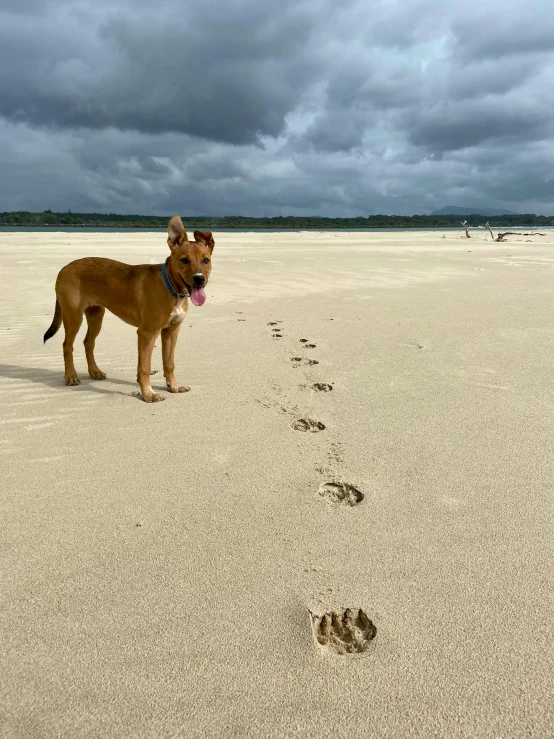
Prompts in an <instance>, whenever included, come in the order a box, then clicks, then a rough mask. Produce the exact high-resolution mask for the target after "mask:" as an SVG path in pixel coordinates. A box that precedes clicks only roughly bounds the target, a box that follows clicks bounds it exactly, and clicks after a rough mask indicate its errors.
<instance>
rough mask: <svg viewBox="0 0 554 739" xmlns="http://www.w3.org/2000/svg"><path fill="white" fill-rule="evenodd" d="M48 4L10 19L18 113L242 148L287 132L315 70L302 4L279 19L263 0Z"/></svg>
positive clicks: (38, 120) (7, 106) (10, 109)
mask: <svg viewBox="0 0 554 739" xmlns="http://www.w3.org/2000/svg"><path fill="white" fill-rule="evenodd" d="M45 7H46V11H47V12H45V14H44V16H43V17H41V18H38V17H37V18H35V19H33V20H27V21H26V22H25V23H21V20H20V18H18V17H17V16H15V15H11V14H9V13H8V14H5V16H4V17H5V23H4V24H2V29H3V30H2V31H0V41H1V43H0V49H1V51H0V55H1V56H0V65H1V66H2V68H3V69H11V70H12V73H11V74H9V75H3V76H2V78H0V114H2V115H4V116H6V117H7V118H9V119H11V120H25V121H27V122H29V123H32V124H38V125H52V126H60V127H68V128H74V127H79V126H84V127H89V128H105V127H108V126H113V127H115V128H120V129H133V130H137V131H143V132H147V133H162V132H167V131H174V132H182V133H187V134H190V135H195V136H200V137H203V138H209V139H212V140H217V141H227V142H230V143H238V144H243V143H246V142H249V141H253V140H255V137H256V135H257V133H263V134H266V135H272V136H275V135H277V134H278V133H279V132H280V131H281V130H282V128H283V125H284V118H285V115H286V113H287V112H288V111H289V110H290V109H291V108H293V107H294V106H295V105H296V103H297V101H298V98H299V95H300V93H301V90H302V89H303V87H304V86H305V85H306V84H307V83H308V82H309V80H310V78H312V77H313V75H314V73H315V71H316V70H315V68H314V65H313V64H312V63H311V62H310V59H309V57H307V56H306V55H305V54H304V51H303V50H304V49H305V47H306V43H307V39H308V36H309V34H310V32H311V30H312V27H313V18H312V17H311V15H310V14H309V13H307V12H306V7H309V6H304V5H303V4H302V3H298V2H296V0H285V1H284V2H281V3H280V6H279V11H278V16H277V17H276V15H275V10H274V8H273V6H272V5H271V4H269V3H259V2H257V1H255V0H249V1H248V2H242V3H240V4H238V5H237V4H235V3H231V4H229V3H227V2H224V1H223V0H219V1H218V2H216V3H213V2H212V3H210V2H208V3H200V2H197V3H196V4H195V3H189V4H183V3H180V2H165V3H164V2H162V3H150V4H147V3H144V4H142V5H141V4H140V3H139V4H134V3H131V2H127V3H125V2H123V3H113V4H108V3H103V2H98V3H96V4H93V3H92V2H91V3H90V4H89V7H88V8H86V7H85V9H83V5H82V4H80V3H67V2H66V3H60V2H54V1H52V2H50V3H46V6H45ZM48 9H49V11H50V12H48ZM29 31H31V33H29ZM30 39H32V43H29V41H30Z"/></svg>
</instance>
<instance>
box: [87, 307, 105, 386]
mask: <svg viewBox="0 0 554 739" xmlns="http://www.w3.org/2000/svg"><path fill="white" fill-rule="evenodd" d="M105 312H106V309H105V308H103V307H102V306H101V305H91V306H90V307H89V308H87V309H86V310H85V317H86V319H87V324H88V331H87V335H86V336H85V340H84V342H83V343H84V345H85V354H86V357H87V364H88V373H89V375H90V376H91V377H92V379H93V380H105V379H106V375H105V374H104V373H103V372H102V370H101V369H100V368H99V367H98V365H97V364H96V361H95V359H94V344H95V342H96V337H97V336H98V334H99V333H100V329H101V328H102V319H103V318H104V313H105Z"/></svg>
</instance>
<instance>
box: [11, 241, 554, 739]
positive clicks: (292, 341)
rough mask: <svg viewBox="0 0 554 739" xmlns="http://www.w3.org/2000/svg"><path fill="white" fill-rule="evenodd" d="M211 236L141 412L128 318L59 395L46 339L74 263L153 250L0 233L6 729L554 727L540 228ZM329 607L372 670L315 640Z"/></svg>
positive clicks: (536, 731) (162, 247)
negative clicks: (206, 279)
mask: <svg viewBox="0 0 554 739" xmlns="http://www.w3.org/2000/svg"><path fill="white" fill-rule="evenodd" d="M215 236H216V249H215V251H214V268H213V273H212V279H211V281H210V285H209V288H208V290H207V294H208V300H207V302H206V304H205V305H204V306H203V307H202V308H194V306H191V308H190V311H189V318H190V320H186V321H185V322H184V323H183V327H182V329H181V335H180V339H179V344H178V346H177V372H176V375H177V379H178V380H179V381H180V382H181V383H184V384H188V385H191V386H192V392H190V393H188V394H185V395H174V396H172V395H169V394H167V393H165V392H164V395H166V398H167V399H166V401H165V402H164V403H158V404H156V405H148V404H146V403H143V402H142V401H140V400H138V399H137V398H135V397H133V395H132V393H133V392H134V391H135V390H136V389H137V388H136V384H135V373H136V360H137V357H136V335H135V331H134V329H133V328H132V327H130V326H127V325H125V324H124V323H122V322H121V321H119V320H118V319H116V318H115V317H113V316H111V315H108V314H107V315H106V319H105V322H104V328H103V330H102V333H101V334H100V337H99V339H98V342H97V355H96V356H97V361H98V364H99V366H100V367H101V368H102V369H103V370H104V371H105V372H106V373H107V374H108V379H107V380H106V381H104V382H93V381H91V380H90V379H89V378H88V375H87V373H86V363H85V357H84V351H83V347H82V343H81V342H82V338H83V336H84V328H83V329H82V330H81V333H80V335H79V338H78V340H77V343H76V354H75V357H76V361H75V363H76V367H77V370H78V371H79V372H80V376H81V381H82V384H81V385H80V386H79V387H76V388H66V387H65V386H64V385H63V361H62V353H61V343H62V341H63V330H61V331H60V332H59V333H58V334H57V335H56V336H55V337H54V338H53V339H52V340H51V341H50V342H48V344H46V346H44V345H43V343H42V335H43V333H44V331H45V330H46V329H47V328H48V326H49V325H50V321H51V319H52V315H53V309H54V300H55V298H54V281H55V277H56V274H57V272H58V271H59V269H60V268H61V267H62V266H63V265H64V264H66V263H67V262H69V261H71V260H72V259H75V258H78V257H82V256H109V257H112V258H116V259H120V260H121V261H125V262H129V263H144V262H154V263H155V262H161V261H163V259H165V257H166V252H167V247H166V244H165V237H164V235H163V234H162V233H160V234H101V233H100V234H90V233H82V234H75V233H72V234H60V233H57V234H38V233H25V234H22V233H19V234H6V233H3V234H0V274H1V275H2V290H1V292H0V463H1V464H2V477H1V485H2V490H1V493H0V521H1V525H0V551H1V559H0V568H1V592H2V598H1V602H0V644H1V646H2V649H1V653H0V735H1V736H2V738H3V739H12V738H15V737H17V738H18V739H35V738H36V739H38V738H40V739H42V738H44V739H50V738H51V737H63V739H66V738H67V739H79V738H80V737H86V739H89V738H92V737H98V738H99V739H100V738H102V739H106V738H110V739H111V738H117V739H143V738H144V739H146V738H148V739H159V738H166V737H167V738H169V737H172V738H176V737H183V738H186V739H193V738H196V737H218V738H227V737H295V736H297V737H314V739H315V738H317V739H323V738H325V737H334V738H335V739H338V738H341V737H345V738H346V737H355V736H356V737H357V736H367V737H395V738H396V737H398V738H400V739H403V738H404V737H421V739H432V738H433V737H441V738H442V737H446V738H448V739H456V738H458V737H468V738H469V737H475V738H476V739H486V738H488V737H491V738H492V737H494V738H495V739H501V738H502V739H517V738H519V737H533V738H535V737H540V738H543V737H545V738H546V737H551V736H552V732H553V729H552V727H553V726H554V709H553V702H552V698H551V687H550V688H549V687H548V686H549V685H550V686H551V685H552V669H553V655H554V650H553V645H552V624H553V599H552V598H553V592H554V589H553V577H552V575H553V567H552V554H553V550H554V546H553V537H552V533H553V523H554V517H553V508H554V505H553V495H552V487H553V480H554V455H553V452H552V448H553V432H554V391H553V388H554V281H553V277H554V272H553V266H554V234H553V233H552V232H549V234H548V235H547V236H546V237H535V238H533V239H532V243H526V240H527V238H529V237H523V236H522V237H518V238H517V239H516V238H515V237H510V240H509V242H508V243H506V244H496V243H493V242H492V241H490V240H489V241H486V237H487V234H486V233H481V232H474V233H473V238H472V239H471V240H466V239H463V238H461V233H458V232H457V233H452V232H450V233H447V234H446V238H444V239H443V238H442V233H429V232H415V233H414V232H405V233H400V234H398V233H395V234H390V233H389V234H383V233H374V234H371V233H359V234H348V233H301V234H295V233H287V234H278V233H275V234H217V233H216V234H215ZM468 250H469V251H468ZM331 319H332V320H331ZM269 321H282V323H281V324H279V327H282V333H283V338H281V339H273V338H272V337H271V328H272V327H271V326H268V325H267V324H268V322H269ZM301 338H307V339H309V340H310V342H312V343H314V344H316V345H317V346H316V348H313V349H303V348H302V344H301V343H300V341H299V340H300V339H301ZM294 356H301V357H312V358H314V359H316V360H318V361H319V364H318V365H314V366H311V367H310V366H307V367H306V366H298V367H294V366H293V364H294V363H293V362H292V361H291V357H294ZM153 367H154V368H156V369H158V370H159V372H158V374H157V375H155V376H154V378H153V379H154V382H153V386H154V388H156V387H158V386H159V387H161V388H163V376H162V373H161V355H160V346H159V345H158V348H157V349H156V350H155V353H154V360H153ZM313 382H327V383H334V390H333V391H332V392H329V393H316V392H313V391H312V390H310V389H309V387H307V386H309V385H310V384H311V383H313ZM303 417H304V418H311V419H315V420H319V421H321V422H323V423H324V424H325V425H326V429H325V430H324V431H322V432H320V433H302V432H299V431H295V430H293V429H292V428H291V426H290V424H291V423H292V422H293V421H295V420H297V419H299V418H303ZM332 480H343V481H345V482H348V483H352V484H353V485H355V486H356V487H357V488H359V489H360V490H361V491H362V492H363V493H364V494H365V499H364V501H363V502H362V503H361V504H359V505H356V506H354V507H338V508H335V507H332V506H331V505H329V504H328V503H327V502H326V501H325V500H324V499H323V498H321V497H320V496H319V495H318V487H319V485H320V484H321V483H323V482H326V481H332ZM346 607H352V608H358V607H361V608H363V609H364V610H365V612H366V613H367V615H368V616H369V617H370V618H371V619H372V620H373V622H374V624H375V625H376V627H377V636H376V638H375V640H374V641H373V642H372V649H371V650H370V651H369V652H367V653H365V654H363V655H354V656H342V657H341V656H336V655H332V654H328V653H327V652H325V651H324V650H323V649H322V648H321V647H318V646H317V645H316V643H315V641H314V638H313V635H312V631H311V626H310V619H309V614H308V608H309V609H311V610H312V611H315V612H316V613H319V614H322V613H323V612H324V611H326V610H330V609H335V608H337V609H343V608H346Z"/></svg>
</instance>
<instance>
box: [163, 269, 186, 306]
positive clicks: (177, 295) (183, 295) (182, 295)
mask: <svg viewBox="0 0 554 739" xmlns="http://www.w3.org/2000/svg"><path fill="white" fill-rule="evenodd" d="M162 277H163V278H164V282H165V284H166V287H167V289H168V290H169V292H170V293H171V294H172V295H173V297H174V298H176V299H177V300H183V298H188V297H189V292H188V290H187V292H186V293H178V292H177V290H175V288H174V287H173V285H172V284H171V280H170V279H169V276H168V274H167V262H164V265H163V267H162Z"/></svg>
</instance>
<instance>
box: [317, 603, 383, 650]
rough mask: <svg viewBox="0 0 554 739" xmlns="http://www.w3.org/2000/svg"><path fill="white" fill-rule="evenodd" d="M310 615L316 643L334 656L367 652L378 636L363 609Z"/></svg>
mask: <svg viewBox="0 0 554 739" xmlns="http://www.w3.org/2000/svg"><path fill="white" fill-rule="evenodd" d="M309 614H310V619H311V624H312V632H313V635H314V638H315V640H316V642H317V643H318V645H319V646H320V647H321V648H322V649H323V650H325V651H326V652H331V653H332V654H338V655H345V654H356V653H358V654H359V653H361V652H365V651H366V650H367V649H368V647H369V646H370V644H371V642H372V641H373V639H375V636H376V635H377V628H376V626H375V624H374V623H373V621H371V619H370V618H369V617H368V616H367V614H366V613H364V611H363V610H362V609H361V608H358V609H357V610H352V609H350V608H347V609H346V610H344V611H328V612H327V613H324V614H323V615H321V616H319V615H317V614H315V613H312V612H311V611H309Z"/></svg>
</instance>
